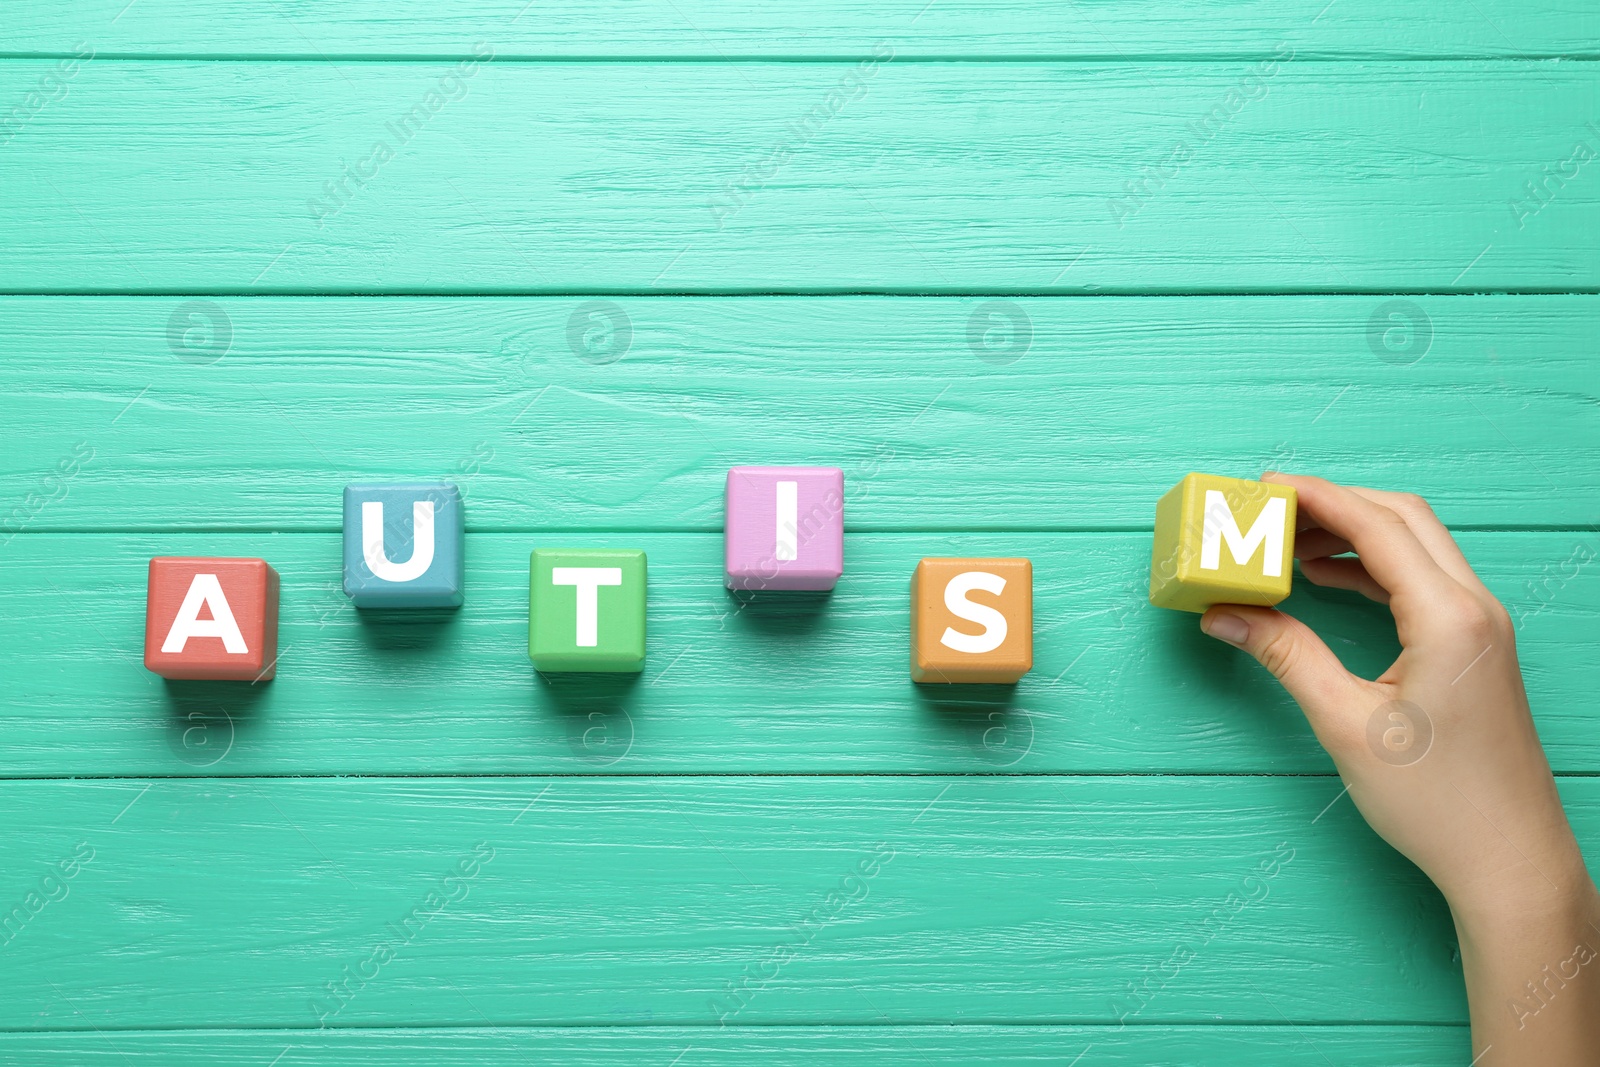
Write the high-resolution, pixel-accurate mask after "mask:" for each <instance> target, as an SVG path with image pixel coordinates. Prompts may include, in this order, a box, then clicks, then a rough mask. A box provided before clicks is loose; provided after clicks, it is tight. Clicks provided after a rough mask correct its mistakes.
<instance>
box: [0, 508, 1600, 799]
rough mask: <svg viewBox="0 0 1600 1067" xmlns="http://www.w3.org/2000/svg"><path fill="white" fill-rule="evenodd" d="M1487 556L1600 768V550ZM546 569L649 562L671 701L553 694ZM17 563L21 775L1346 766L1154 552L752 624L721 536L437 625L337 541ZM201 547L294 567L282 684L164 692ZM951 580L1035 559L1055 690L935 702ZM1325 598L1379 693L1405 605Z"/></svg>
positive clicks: (1550, 734)
mask: <svg viewBox="0 0 1600 1067" xmlns="http://www.w3.org/2000/svg"><path fill="white" fill-rule="evenodd" d="M1462 544H1463V547H1464V549H1465V551H1466V553H1467V555H1468V557H1469V558H1470V559H1471V561H1472V562H1473V564H1474V565H1475V566H1476V567H1477V568H1478V569H1479V572H1480V573H1481V574H1482V575H1483V577H1484V579H1485V581H1486V582H1487V583H1488V584H1489V587H1490V588H1491V589H1492V590H1493V591H1494V592H1495V593H1496V594H1497V595H1499V596H1500V597H1501V598H1503V600H1504V601H1505V602H1506V604H1507V605H1508V607H1509V608H1510V610H1511V611H1512V612H1513V614H1514V617H1515V618H1516V619H1517V620H1518V622H1519V631H1518V640H1519V644H1520V651H1521V655H1522V660H1523V664H1524V669H1525V672H1526V675H1527V681H1528V688H1529V692H1530V696H1531V699H1532V702H1533V707H1534V709H1535V712H1536V714H1537V717H1538V721H1539V726H1540V731H1541V735H1542V736H1543V739H1544V741H1545V744H1546V745H1547V746H1548V748H1549V752H1550V757H1551V760H1552V762H1553V764H1554V766H1555V767H1556V768H1557V769H1558V770H1563V771H1572V772H1592V771H1594V770H1595V769H1596V768H1597V767H1600V737H1597V736H1596V733H1595V729H1594V717H1595V700H1594V693H1595V692H1596V690H1597V689H1600V663H1597V662H1596V659H1595V657H1594V655H1593V654H1592V650H1593V649H1594V648H1595V647H1596V645H1597V644H1600V611H1597V604H1600V566H1597V565H1596V564H1595V562H1593V561H1594V560H1595V559H1596V557H1597V556H1600V551H1597V549H1600V543H1597V542H1596V540H1595V539H1594V538H1593V537H1592V536H1590V535H1585V536H1583V537H1580V536H1577V535H1572V534H1555V533H1548V534H1488V533H1485V534H1470V535H1465V536H1463V537H1462ZM541 545H543V546H545V547H617V548H630V547H631V548H642V549H644V550H645V551H646V553H647V554H648V556H649V561H650V590H649V646H648V659H647V662H646V667H645V672H644V674H643V676H642V677H639V678H637V679H634V678H606V679H599V678H592V677H589V678H585V677H577V676H569V677H564V678H563V677H545V678H541V677H540V676H538V675H536V674H535V672H534V671H533V668H532V665H531V664H530V663H529V662H528V658H527V626H528V595H527V581H528V553H529V551H530V550H531V549H532V548H534V547H537V546H541ZM1583 545H1587V546H1588V549H1587V552H1584V551H1582V550H1581V546H1583ZM4 551H5V555H4V557H3V559H4V566H3V567H0V602H3V603H5V604H6V605H7V611H6V613H5V614H4V616H0V647H3V648H5V649H7V650H8V651H7V655H8V658H10V659H11V660H12V661H13V662H16V663H18V664H26V665H27V666H26V669H18V670H16V671H14V672H11V673H10V674H9V676H8V681H7V687H6V688H7V697H6V700H5V701H4V702H3V704H0V716H3V719H0V723H3V729H4V732H5V737H6V744H5V746H4V747H3V749H0V773H3V774H5V775H11V776H41V775H42V776H57V775H106V774H116V775H146V774H147V775H253V774H280V775H281V774H308V773H317V774H385V773H386V774H394V773H408V774H439V775H451V774H503V773H560V774H662V773H702V774H703V773H716V772H741V773H742V772H756V773H764V772H831V773H839V772H853V773H873V772H898V773H917V772H929V771H942V772H971V773H989V772H1007V773H1031V772H1039V771H1071V772H1096V773H1104V772H1113V773H1115V772H1140V773H1150V772H1166V771H1183V772H1201V773H1279V774H1305V773H1310V774H1331V773H1332V771H1333V768H1332V765H1331V763H1330V762H1329V760H1328V758H1327V757H1326V755H1325V754H1324V753H1323V751H1322V749H1321V748H1320V747H1319V746H1318V745H1317V743H1316V740H1315V738H1314V737H1313V736H1312V734H1311V731H1310V729H1309V727H1308V726H1307V725H1306V723H1305V720H1304V718H1303V717H1302V716H1301V714H1300V712H1299V710H1298V709H1297V708H1296V707H1295V705H1294V704H1293V703H1292V702H1291V701H1290V700H1289V699H1288V697H1287V696H1286V695H1285V694H1284V693H1283V691H1282V689H1281V688H1280V687H1279V686H1278V685H1277V683H1276V682H1274V681H1273V680H1272V678H1271V677H1270V676H1268V675H1267V674H1266V672H1265V671H1263V670H1262V669H1261V668H1260V667H1259V666H1258V665H1257V664H1256V663H1255V662H1254V661H1252V660H1250V659H1248V658H1247V657H1245V656H1244V655H1243V654H1242V653H1239V652H1236V651H1234V650H1231V649H1229V648H1226V647H1224V646H1222V645H1220V644H1218V643H1217V642H1216V641H1214V640H1212V639H1211V638H1208V637H1205V636H1204V635H1202V634H1201V633H1200V632H1199V630H1198V627H1197V625H1196V620H1195V619H1194V618H1193V617H1192V616H1189V615H1183V614H1179V613H1175V612H1170V611H1163V610H1161V609H1159V608H1153V607H1151V606H1149V604H1148V603H1147V602H1146V600H1145V590H1146V588H1147V585H1148V580H1149V579H1148V575H1149V554H1150V540H1149V535H1148V534H1080V535H1070V534H1056V535H1047V534H1020V533H993V534H938V535H933V534H872V535H855V536H852V537H851V538H850V540H849V541H848V542H847V544H846V549H845V553H846V554H845V576H844V579H843V580H842V581H841V583H840V585H839V587H838V589H837V590H835V592H834V594H833V595H832V596H831V597H828V598H820V597H817V596H815V595H806V594H783V595H780V594H767V595H764V596H763V595H757V596H756V597H755V598H754V599H748V600H747V599H745V598H744V597H743V596H739V597H736V596H734V595H733V594H730V593H728V592H726V591H725V590H724V589H723V588H722V582H721V573H722V572H721V564H722V539H721V538H720V537H719V536H717V535H715V534H654V535H639V534H587V535H583V534H577V535H575V534H544V535H495V534H477V535H470V536H469V537H468V540H467V590H466V597H467V603H466V606H465V607H464V608H463V609H462V610H461V612H460V614H459V615H458V616H453V617H446V618H440V617H437V616H435V617H432V618H427V619H424V620H418V619H416V618H410V619H399V620H395V619H393V618H390V619H383V618H381V617H373V616H371V615H361V616H360V617H358V614H359V613H358V612H357V611H356V610H355V609H354V608H352V607H350V606H349V600H348V599H347V598H346V597H345V596H344V594H343V592H342V591H341V589H340V544H339V538H338V535H336V534H319V535H287V534H278V535H274V534H266V533H261V534H192V535H87V534H86V535H77V534H47V535H33V534H28V535H23V536H21V537H19V538H17V539H16V540H14V541H13V542H12V543H11V544H10V545H8V546H6V548H5V550H4ZM177 552H193V553H198V554H206V555H233V556H237V555H248V554H253V553H254V554H261V555H263V556H265V557H266V558H267V559H268V560H269V561H270V562H271V563H272V564H273V565H274V566H275V567H277V568H278V570H279V572H280V574H281V575H282V577H283V588H282V596H281V623H280V632H279V647H280V649H281V656H280V659H279V662H278V676H277V678H276V679H275V680H274V681H273V682H271V683H270V684H269V685H262V686H256V687H250V686H240V685H222V684H215V683H213V684H205V683H191V684H187V685H179V684H168V683H164V682H162V680H161V679H159V678H156V677H155V676H154V675H152V674H150V673H149V672H148V671H146V670H145V669H144V667H143V665H142V663H141V659H140V656H141V641H142V636H143V625H144V617H143V616H144V572H145V561H146V560H147V559H148V558H149V557H150V556H152V555H162V554H173V553H177ZM924 555H958V556H986V555H1019V556H1024V557H1027V558H1030V559H1032V560H1033V564H1034V574H1035V581H1034V597H1035V613H1036V614H1035V619H1036V623H1035V641H1034V645H1035V667H1034V670H1033V672H1032V673H1031V674H1029V675H1028V676H1027V677H1026V678H1025V679H1024V680H1023V681H1022V683H1021V684H1020V685H1019V686H1017V687H1015V689H1010V688H1006V687H988V686H958V687H950V688H941V687H918V686H915V685H913V684H912V683H911V681H910V679H909V658H910V656H909V636H908V633H909V631H908V611H909V592H908V590H909V584H910V578H911V573H912V570H913V568H914V567H915V565H916V561H917V560H918V559H919V558H921V557H922V556H924ZM1585 559H1587V560H1588V562H1583V560H1585ZM1298 585H1299V591H1298V592H1297V593H1296V594H1295V596H1293V597H1292V598H1291V599H1290V600H1289V601H1288V602H1287V608H1288V610H1290V611H1293V612H1295V613H1296V614H1298V615H1300V616H1301V617H1303V618H1305V619H1306V620H1307V621H1309V622H1311V623H1312V624H1313V625H1314V626H1316V627H1317V628H1318V629H1319V630H1320V631H1321V632H1322V633H1323V634H1324V635H1325V636H1326V637H1327V639H1328V641H1329V642H1330V644H1331V646H1332V647H1333V648H1334V649H1336V650H1337V651H1338V653H1339V654H1340V655H1341V656H1343V657H1344V659H1345V661H1346V662H1347V663H1348V664H1349V665H1350V667H1351V668H1352V669H1354V670H1356V671H1358V672H1360V673H1363V674H1364V675H1366V676H1367V677H1376V676H1377V674H1378V673H1379V672H1381V671H1382V670H1383V668H1385V667H1386V666H1387V665H1388V664H1389V662H1390V661H1391V660H1392V659H1393V657H1394V656H1395V655H1396V654H1397V652H1398V646H1397V644H1396V642H1395V636H1394V624H1393V622H1392V621H1391V620H1390V618H1389V615H1388V612H1387V610H1386V609H1383V608H1379V607H1376V606H1373V605H1369V604H1366V603H1365V602H1364V601H1361V600H1359V599H1358V598H1356V597H1355V596H1354V595H1353V594H1345V593H1339V592H1329V591H1321V590H1317V589H1316V588H1315V587H1314V586H1310V585H1309V583H1306V582H1304V581H1300V582H1298Z"/></svg>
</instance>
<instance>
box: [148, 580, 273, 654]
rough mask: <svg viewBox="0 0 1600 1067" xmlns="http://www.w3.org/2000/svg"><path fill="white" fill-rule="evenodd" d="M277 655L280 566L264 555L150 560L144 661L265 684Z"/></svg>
mask: <svg viewBox="0 0 1600 1067" xmlns="http://www.w3.org/2000/svg"><path fill="white" fill-rule="evenodd" d="M277 659H278V572H277V571H275V570H273V569H272V567H271V566H270V565H268V563H267V561H266V560H264V559H218V558H213V557H209V556H157V557H156V558H154V559H152V560H151V561H150V580H149V587H148V592H147V594H146V599H145V613H144V665H145V666H146V667H148V668H149V669H150V670H152V671H154V672H155V673H157V674H159V675H161V676H162V677H163V678H209V679H217V680H220V681H234V682H265V681H268V680H270V679H271V678H272V675H273V672H274V669H275V668H276V667H277Z"/></svg>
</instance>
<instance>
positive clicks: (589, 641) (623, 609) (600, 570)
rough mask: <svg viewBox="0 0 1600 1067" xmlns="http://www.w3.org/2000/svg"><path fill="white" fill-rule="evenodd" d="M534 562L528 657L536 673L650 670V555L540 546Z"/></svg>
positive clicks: (624, 551)
mask: <svg viewBox="0 0 1600 1067" xmlns="http://www.w3.org/2000/svg"><path fill="white" fill-rule="evenodd" d="M529 563H530V566H529V571H530V577H529V586H528V658H529V659H531V660H533V665H534V666H535V667H537V668H538V669H539V670H541V671H608V672H633V671H642V670H644V614H645V557H644V553H643V552H640V551H639V550H637V549H609V548H538V549H534V552H533V556H532V559H531V560H530V561H529Z"/></svg>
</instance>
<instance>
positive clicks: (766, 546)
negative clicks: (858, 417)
mask: <svg viewBox="0 0 1600 1067" xmlns="http://www.w3.org/2000/svg"><path fill="white" fill-rule="evenodd" d="M727 508H728V516H727V527H726V530H725V532H724V534H723V546H724V553H725V556H726V562H725V563H724V569H725V571H726V574H725V579H726V582H727V586H728V588H729V589H832V588H833V587H834V584H835V583H836V582H838V580H839V576H840V575H841V574H843V573H844V471H842V470H840V469H839V468H838V467H733V468H731V469H730V470H729V471H728V497H727Z"/></svg>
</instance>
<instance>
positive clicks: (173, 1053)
mask: <svg viewBox="0 0 1600 1067" xmlns="http://www.w3.org/2000/svg"><path fill="white" fill-rule="evenodd" d="M1090 1048H1092V1049H1093V1056H1092V1062H1093V1063H1095V1064H1097V1065H1104V1067H1326V1065H1327V1063H1329V1062H1334V1063H1340V1064H1345V1065H1347V1067H1391V1065H1393V1064H1395V1063H1397V1062H1404V1063H1406V1064H1409V1065H1412V1067H1460V1064H1461V1063H1462V1062H1463V1059H1464V1057H1466V1058H1470V1056H1471V1054H1472V1053H1471V1050H1470V1049H1469V1047H1468V1039H1467V1031H1466V1030H1465V1029H1464V1028H1462V1027H1457V1026H1364V1025H1344V1026H1297V1027H1288V1026H1132V1027H1128V1028H1127V1029H1124V1030H1118V1029H1116V1028H1115V1027H1109V1026H969V1025H963V1026H952V1025H949V1024H941V1025H937V1026H853V1027H833V1026H799V1027H790V1026H763V1027H759V1028H757V1027H741V1026H730V1027H726V1028H719V1027H705V1026H698V1027H680V1026H600V1027H594V1026H588V1027H573V1028H552V1027H539V1028H528V1027H515V1028H508V1027H500V1026H494V1027H486V1026H478V1027H473V1028H451V1029H426V1028H413V1027H403V1028H397V1029H392V1030H358V1029H331V1028H330V1029H327V1030H273V1031H260V1030H202V1031H194V1030H172V1031H160V1032H151V1031H135V1032H132V1033H127V1032H119V1033H115V1034H105V1033H102V1034H95V1033H91V1032H82V1033H42V1034H41V1033H32V1034H30V1033H9V1034H0V1054H3V1055H4V1056H5V1057H6V1062H7V1063H10V1064H13V1065H15V1067H32V1065H35V1064H38V1065H50V1067H54V1065H55V1064H59V1063H62V1062H63V1061H67V1062H71V1063H76V1064H90V1065H94V1064H102V1063H104V1064H110V1063H121V1064H125V1063H135V1064H141V1063H155V1064H161V1065H162V1067H190V1065H200V1064H205V1065H208V1067H262V1065H263V1064H270V1063H271V1062H272V1059H273V1057H274V1056H281V1057H282V1058H281V1059H280V1060H279V1061H278V1067H304V1065H305V1064H309V1063H325V1062H328V1061H329V1060H330V1059H332V1058H334V1057H337V1059H338V1062H339V1063H342V1064H349V1065H350V1067H396V1065H398V1064H410V1063H418V1064H422V1063H425V1064H431V1065H433V1067H512V1065H518V1067H525V1065H526V1064H528V1063H559V1064H568V1065H571V1067H623V1065H626V1067H633V1065H635V1064H639V1063H660V1064H663V1065H666V1064H670V1063H672V1062H673V1058H674V1057H680V1058H679V1059H678V1067H716V1065H728V1067H736V1065H743V1064H749V1063H753V1062H758V1061H759V1062H760V1063H763V1064H769V1065H771V1067H812V1065H814V1064H817V1063H827V1064H835V1065H838V1067H926V1065H927V1064H929V1063H980V1062H981V1063H992V1064H1001V1065H1010V1064H1016V1065H1025V1064H1026V1065H1034V1067H1037V1065H1039V1064H1045V1063H1049V1064H1057V1065H1060V1064H1066V1063H1068V1062H1070V1059H1071V1057H1072V1056H1074V1055H1077V1054H1079V1053H1080V1052H1082V1051H1083V1050H1085V1049H1090ZM1063 1057H1065V1058H1063ZM1085 1062H1089V1060H1087V1059H1086V1060H1085Z"/></svg>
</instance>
